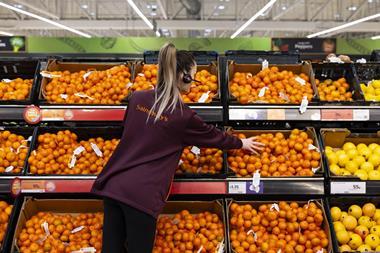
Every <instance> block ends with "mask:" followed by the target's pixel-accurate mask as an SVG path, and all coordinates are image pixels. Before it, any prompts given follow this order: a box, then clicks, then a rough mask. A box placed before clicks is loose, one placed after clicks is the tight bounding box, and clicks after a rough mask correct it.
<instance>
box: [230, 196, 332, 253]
mask: <svg viewBox="0 0 380 253" xmlns="http://www.w3.org/2000/svg"><path fill="white" fill-rule="evenodd" d="M323 220H324V218H323V212H322V210H321V208H320V207H319V206H318V205H316V204H315V203H313V202H309V203H307V204H304V205H301V204H298V203H297V202H291V203H287V202H284V201H281V202H279V203H278V204H277V203H270V204H261V205H258V208H255V207H253V206H252V205H250V204H238V203H231V205H230V240H231V247H232V249H233V250H234V252H236V253H243V252H244V253H247V252H249V253H256V252H257V253H259V252H267V253H278V252H280V251H281V252H286V253H288V252H289V253H290V252H296V253H301V252H302V253H315V252H327V247H328V245H329V240H328V235H327V233H326V232H325V230H324V228H323Z"/></svg>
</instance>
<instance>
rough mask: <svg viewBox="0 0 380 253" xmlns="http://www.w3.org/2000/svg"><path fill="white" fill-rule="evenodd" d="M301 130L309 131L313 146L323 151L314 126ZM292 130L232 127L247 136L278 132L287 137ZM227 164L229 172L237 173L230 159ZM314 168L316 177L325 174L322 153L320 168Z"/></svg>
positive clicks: (234, 130) (237, 132)
mask: <svg viewBox="0 0 380 253" xmlns="http://www.w3.org/2000/svg"><path fill="white" fill-rule="evenodd" d="M300 130H301V131H305V132H306V133H307V135H308V137H309V138H310V139H312V140H313V146H314V147H315V148H316V149H317V151H319V152H321V150H322V149H321V146H320V144H319V141H318V137H317V133H316V132H315V129H314V128H313V127H306V128H304V129H300ZM291 131H292V130H245V129H232V130H231V133H236V134H239V133H242V134H244V135H245V136H246V137H247V138H249V137H252V136H259V135H261V134H269V133H272V134H273V135H275V134H276V133H282V134H283V135H284V137H285V138H288V137H289V136H290V133H291ZM309 149H310V148H309ZM227 156H228V155H227ZM227 160H228V158H227ZM227 166H228V170H229V172H232V173H235V172H234V171H232V169H231V168H230V166H229V165H228V161H227ZM314 169H315V173H314V176H315V177H321V176H323V173H324V167H323V160H322V155H321V158H320V159H319V167H318V168H314ZM250 177H251V176H250ZM292 177H298V176H292Z"/></svg>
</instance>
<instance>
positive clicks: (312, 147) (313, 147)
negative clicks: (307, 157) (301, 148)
mask: <svg viewBox="0 0 380 253" xmlns="http://www.w3.org/2000/svg"><path fill="white" fill-rule="evenodd" d="M308 148H309V150H315V151H317V152H319V149H318V148H317V147H316V146H314V145H313V144H309V146H308Z"/></svg>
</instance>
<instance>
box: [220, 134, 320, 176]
mask: <svg viewBox="0 0 380 253" xmlns="http://www.w3.org/2000/svg"><path fill="white" fill-rule="evenodd" d="M235 135H237V136H238V137H239V138H241V139H244V138H246V135H245V134H243V133H240V134H235ZM256 141H258V142H261V143H263V144H265V147H264V149H263V150H262V151H261V152H260V154H259V155H255V154H250V153H248V152H247V151H244V150H242V149H239V150H230V151H228V158H227V161H228V165H229V167H230V168H231V169H232V170H233V171H234V172H235V173H236V175H237V176H238V177H252V175H253V173H254V172H256V171H259V172H260V174H261V176H263V177H267V176H274V177H279V176H313V175H314V173H316V172H317V171H318V170H319V169H320V163H321V162H320V160H321V154H320V151H319V149H318V148H317V147H316V146H314V141H313V139H312V138H310V137H309V135H308V134H307V132H305V131H300V130H299V129H294V130H292V131H291V132H290V135H289V137H288V138H287V137H286V136H285V135H284V133H281V132H277V133H263V134H260V135H258V136H257V139H256Z"/></svg>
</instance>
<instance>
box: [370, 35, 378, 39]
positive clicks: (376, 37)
mask: <svg viewBox="0 0 380 253" xmlns="http://www.w3.org/2000/svg"><path fill="white" fill-rule="evenodd" d="M371 39H373V40H378V39H380V35H376V36H373V37H371Z"/></svg>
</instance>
